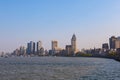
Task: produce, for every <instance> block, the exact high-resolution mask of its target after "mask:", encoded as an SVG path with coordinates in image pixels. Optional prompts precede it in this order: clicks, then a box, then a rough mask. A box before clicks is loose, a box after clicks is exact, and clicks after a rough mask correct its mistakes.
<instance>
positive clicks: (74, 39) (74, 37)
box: [71, 34, 77, 53]
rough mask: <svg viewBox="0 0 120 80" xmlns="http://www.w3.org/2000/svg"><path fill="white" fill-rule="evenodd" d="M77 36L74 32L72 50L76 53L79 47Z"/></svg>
mask: <svg viewBox="0 0 120 80" xmlns="http://www.w3.org/2000/svg"><path fill="white" fill-rule="evenodd" d="M76 40H77V39H76V36H75V34H73V36H72V39H71V46H72V51H73V52H74V53H76V51H77V47H76Z"/></svg>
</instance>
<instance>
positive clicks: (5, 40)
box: [0, 0, 120, 52]
mask: <svg viewBox="0 0 120 80" xmlns="http://www.w3.org/2000/svg"><path fill="white" fill-rule="evenodd" d="M73 34H75V35H76V37H77V48H78V49H83V48H84V49H89V48H94V47H96V48H100V47H101V45H102V43H108V42H109V38H110V37H111V36H116V37H117V36H120V0H0V52H2V51H4V52H12V51H13V50H15V49H16V48H19V47H20V46H27V43H28V42H30V41H34V42H37V41H39V40H40V41H42V44H43V47H44V48H45V49H51V41H52V40H57V41H58V45H59V47H61V48H65V45H69V44H71V41H70V40H71V37H72V35H73Z"/></svg>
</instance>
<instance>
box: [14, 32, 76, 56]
mask: <svg viewBox="0 0 120 80" xmlns="http://www.w3.org/2000/svg"><path fill="white" fill-rule="evenodd" d="M76 40H77V39H76V36H75V34H73V36H72V38H71V45H66V47H65V49H62V48H60V47H58V41H56V40H53V41H51V50H49V51H47V50H44V48H43V47H42V42H41V41H38V42H37V43H35V42H33V41H30V42H29V43H27V48H25V47H24V46H21V47H20V48H19V49H16V50H14V51H13V53H12V55H16V56H21V55H22V56H28V55H30V56H34V55H37V56H44V55H52V56H55V55H56V56H57V55H59V56H67V55H68V56H69V55H71V56H73V55H75V54H76V53H77V52H78V50H77V47H76V46H77V44H76Z"/></svg>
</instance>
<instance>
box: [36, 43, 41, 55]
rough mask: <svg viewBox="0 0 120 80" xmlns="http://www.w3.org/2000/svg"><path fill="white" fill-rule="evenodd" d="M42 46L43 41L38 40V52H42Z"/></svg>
mask: <svg viewBox="0 0 120 80" xmlns="http://www.w3.org/2000/svg"><path fill="white" fill-rule="evenodd" d="M41 48H42V42H41V41H38V42H37V54H39V53H40V49H41Z"/></svg>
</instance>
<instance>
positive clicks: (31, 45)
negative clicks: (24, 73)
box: [27, 41, 35, 55]
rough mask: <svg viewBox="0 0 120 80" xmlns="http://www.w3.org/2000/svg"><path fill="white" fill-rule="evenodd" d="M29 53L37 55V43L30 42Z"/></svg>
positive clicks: (28, 45)
mask: <svg viewBox="0 0 120 80" xmlns="http://www.w3.org/2000/svg"><path fill="white" fill-rule="evenodd" d="M27 53H28V54H29V55H30V54H35V42H33V41H30V43H28V44H27Z"/></svg>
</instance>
